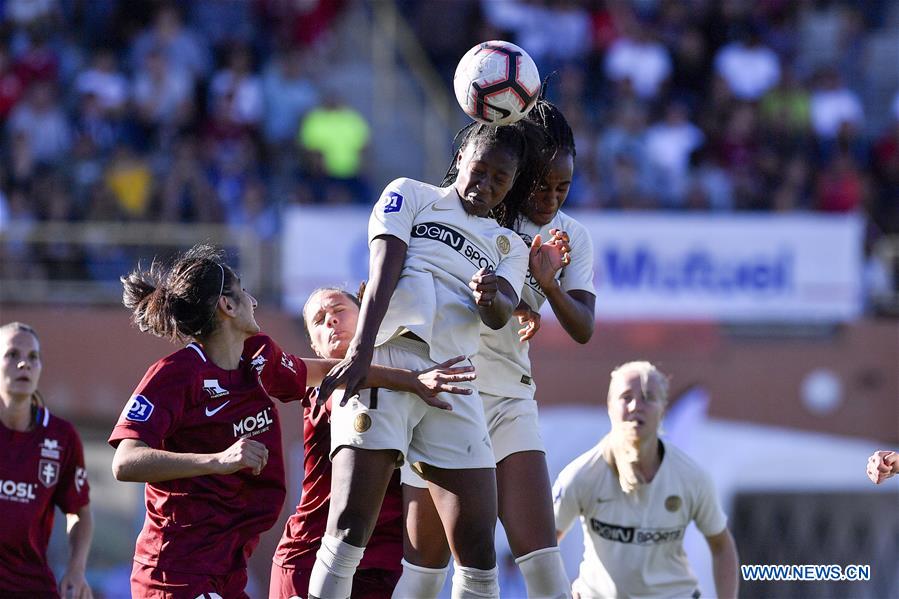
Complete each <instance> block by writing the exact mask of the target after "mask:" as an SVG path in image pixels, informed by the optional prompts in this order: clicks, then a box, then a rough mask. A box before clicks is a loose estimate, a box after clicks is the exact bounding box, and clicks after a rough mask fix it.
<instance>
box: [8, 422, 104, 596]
mask: <svg viewBox="0 0 899 599" xmlns="http://www.w3.org/2000/svg"><path fill="white" fill-rule="evenodd" d="M0 456H2V459H0V514H2V515H0V596H3V595H4V593H3V591H19V592H22V591H26V592H34V593H35V594H38V593H47V594H55V593H56V580H55V579H54V577H53V572H52V571H51V570H50V567H49V566H48V565H47V545H48V543H49V542H50V532H51V531H52V530H53V513H54V509H55V508H56V506H59V509H61V510H62V511H63V512H64V513H66V514H74V513H77V512H78V511H79V510H80V509H81V508H83V507H84V506H86V505H87V504H88V502H89V494H90V489H89V485H88V482H87V472H86V470H85V469H84V449H83V448H82V446H81V439H79V438H78V433H77V432H75V428H74V427H73V426H72V425H71V424H69V423H68V422H66V421H65V420H62V419H61V418H57V417H56V416H53V415H51V414H50V412H49V410H47V409H46V408H41V409H39V410H38V411H37V418H36V423H35V426H34V428H32V429H31V430H29V431H24V432H20V431H14V430H10V429H8V428H6V427H5V426H3V424H2V423H0Z"/></svg>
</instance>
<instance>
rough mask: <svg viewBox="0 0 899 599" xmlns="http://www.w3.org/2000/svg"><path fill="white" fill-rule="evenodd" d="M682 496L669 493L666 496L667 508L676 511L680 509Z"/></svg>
mask: <svg viewBox="0 0 899 599" xmlns="http://www.w3.org/2000/svg"><path fill="white" fill-rule="evenodd" d="M680 505H681V498H680V497H679V496H678V495H669V496H668V497H666V498H665V509H666V510H668V511H669V512H676V511H677V510H678V509H680Z"/></svg>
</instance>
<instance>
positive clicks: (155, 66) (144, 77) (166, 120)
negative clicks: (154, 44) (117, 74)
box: [132, 48, 195, 138]
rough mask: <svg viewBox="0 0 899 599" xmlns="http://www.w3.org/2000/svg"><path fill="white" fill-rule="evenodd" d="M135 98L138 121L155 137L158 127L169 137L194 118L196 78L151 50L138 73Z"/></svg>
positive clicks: (134, 89)
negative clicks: (194, 82)
mask: <svg viewBox="0 0 899 599" xmlns="http://www.w3.org/2000/svg"><path fill="white" fill-rule="evenodd" d="M135 72H136V75H135V77H134V83H133V91H132V95H133V98H134V103H135V108H136V109H137V118H138V121H139V122H140V123H141V124H143V126H144V127H145V128H147V129H148V132H147V137H148V138H150V137H153V133H154V132H155V128H159V129H160V130H162V131H165V132H166V133H167V134H168V133H170V132H171V131H172V130H174V129H178V128H180V127H181V126H182V125H184V124H186V123H187V121H188V120H189V119H190V118H191V117H192V116H193V112H194V109H195V107H194V101H193V86H194V84H193V79H192V77H191V76H190V73H188V71H186V70H184V69H183V68H181V67H179V66H178V65H177V64H176V63H172V62H170V61H169V59H168V58H167V57H166V54H165V53H164V52H163V51H162V50H160V49H158V48H153V49H150V50H149V51H148V52H147V53H146V54H144V61H143V63H142V64H141V68H140V69H138V70H136V71H135Z"/></svg>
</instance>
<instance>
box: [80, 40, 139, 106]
mask: <svg viewBox="0 0 899 599" xmlns="http://www.w3.org/2000/svg"><path fill="white" fill-rule="evenodd" d="M128 88H129V85H128V80H127V79H126V78H125V76H124V75H122V73H120V72H119V70H118V67H117V64H116V56H115V53H114V52H113V51H112V50H110V49H108V48H101V49H100V50H98V51H97V52H96V54H95V55H94V59H93V63H92V65H91V67H90V68H89V69H88V70H86V71H82V72H81V73H79V74H78V76H77V77H76V79H75V89H76V90H78V93H79V94H81V95H93V96H96V98H97V100H98V102H99V104H100V108H101V109H102V110H103V111H104V112H107V113H111V114H113V115H119V114H121V112H122V111H123V110H124V109H125V103H126V102H127V101H128V91H129V90H128Z"/></svg>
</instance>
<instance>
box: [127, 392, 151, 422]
mask: <svg viewBox="0 0 899 599" xmlns="http://www.w3.org/2000/svg"><path fill="white" fill-rule="evenodd" d="M124 413H125V420H131V421H132V422H146V421H147V420H148V419H149V418H150V414H152V413H153V402H151V401H150V400H149V399H147V398H146V397H144V396H143V395H132V396H131V399H129V400H128V403H127V404H125V410H124Z"/></svg>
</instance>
